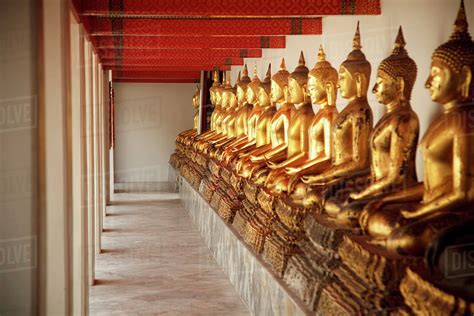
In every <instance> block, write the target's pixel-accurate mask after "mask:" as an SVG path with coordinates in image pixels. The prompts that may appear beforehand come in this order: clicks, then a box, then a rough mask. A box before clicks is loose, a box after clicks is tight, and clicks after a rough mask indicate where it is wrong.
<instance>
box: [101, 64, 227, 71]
mask: <svg viewBox="0 0 474 316" xmlns="http://www.w3.org/2000/svg"><path fill="white" fill-rule="evenodd" d="M104 69H106V70H122V71H136V72H138V71H144V72H146V71H201V70H207V71H212V70H215V69H216V66H215V65H196V66H161V65H160V66H156V65H154V66H127V65H122V66H115V65H114V66H110V65H108V66H104ZM230 69H231V67H230V66H224V65H220V66H219V67H218V70H222V71H229V70H230Z"/></svg>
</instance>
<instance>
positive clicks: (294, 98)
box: [288, 78, 304, 104]
mask: <svg viewBox="0 0 474 316" xmlns="http://www.w3.org/2000/svg"><path fill="white" fill-rule="evenodd" d="M288 96H289V99H290V102H291V103H294V104H299V103H303V102H304V90H303V87H301V86H300V84H299V83H298V81H296V80H295V79H293V78H290V79H289V80H288Z"/></svg>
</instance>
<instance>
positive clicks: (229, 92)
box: [222, 77, 237, 108]
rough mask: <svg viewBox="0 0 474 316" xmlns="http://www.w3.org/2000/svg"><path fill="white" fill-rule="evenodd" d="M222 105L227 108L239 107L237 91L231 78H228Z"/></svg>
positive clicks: (223, 92)
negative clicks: (231, 82)
mask: <svg viewBox="0 0 474 316" xmlns="http://www.w3.org/2000/svg"><path fill="white" fill-rule="evenodd" d="M222 105H223V106H224V107H227V108H234V107H236V106H237V91H236V89H235V87H233V86H232V85H231V84H230V77H227V80H226V83H225V86H224V90H223V91H222Z"/></svg>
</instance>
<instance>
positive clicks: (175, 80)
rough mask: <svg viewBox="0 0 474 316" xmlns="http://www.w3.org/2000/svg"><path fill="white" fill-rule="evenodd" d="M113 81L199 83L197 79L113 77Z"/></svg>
mask: <svg viewBox="0 0 474 316" xmlns="http://www.w3.org/2000/svg"><path fill="white" fill-rule="evenodd" d="M112 80H113V81H114V82H124V83H125V82H127V83H199V79H128V78H113V79H112Z"/></svg>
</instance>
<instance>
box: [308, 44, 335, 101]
mask: <svg viewBox="0 0 474 316" xmlns="http://www.w3.org/2000/svg"><path fill="white" fill-rule="evenodd" d="M337 77H338V74H337V70H336V69H334V67H332V66H331V63H330V62H328V61H327V60H326V54H325V53H324V50H323V46H322V45H321V46H319V51H318V62H317V63H316V65H315V66H314V68H313V69H311V70H310V71H309V74H308V94H309V97H310V98H311V103H313V104H323V103H328V104H329V105H335V104H336V95H337Z"/></svg>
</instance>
